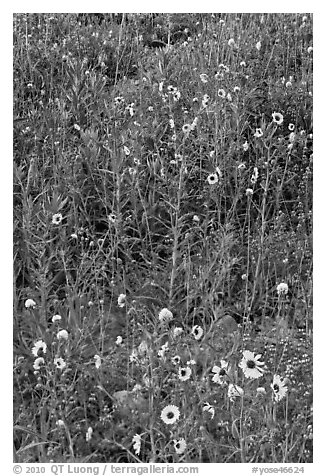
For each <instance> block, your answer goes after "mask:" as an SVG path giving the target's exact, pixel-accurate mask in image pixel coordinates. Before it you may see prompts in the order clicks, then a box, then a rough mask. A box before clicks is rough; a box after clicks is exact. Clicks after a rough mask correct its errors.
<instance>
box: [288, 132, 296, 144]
mask: <svg viewBox="0 0 326 476" xmlns="http://www.w3.org/2000/svg"><path fill="white" fill-rule="evenodd" d="M294 139H295V133H294V132H291V134H289V141H290V142H291V144H293V142H294Z"/></svg>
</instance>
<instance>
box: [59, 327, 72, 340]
mask: <svg viewBox="0 0 326 476" xmlns="http://www.w3.org/2000/svg"><path fill="white" fill-rule="evenodd" d="M68 338H69V334H68V332H67V331H66V329H61V331H59V332H58V333H57V339H59V340H68Z"/></svg>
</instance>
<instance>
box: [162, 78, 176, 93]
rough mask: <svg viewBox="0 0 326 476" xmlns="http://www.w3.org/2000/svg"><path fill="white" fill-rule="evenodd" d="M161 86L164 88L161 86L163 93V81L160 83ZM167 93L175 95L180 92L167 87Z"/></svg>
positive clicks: (172, 87)
mask: <svg viewBox="0 0 326 476" xmlns="http://www.w3.org/2000/svg"><path fill="white" fill-rule="evenodd" d="M160 85H162V86H161V89H160V91H162V89H163V81H162V82H161V83H160ZM167 91H168V93H170V94H175V93H176V92H177V91H178V90H177V88H175V87H174V86H171V85H169V86H168V87H167Z"/></svg>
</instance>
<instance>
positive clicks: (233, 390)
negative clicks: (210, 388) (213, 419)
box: [228, 383, 244, 402]
mask: <svg viewBox="0 0 326 476" xmlns="http://www.w3.org/2000/svg"><path fill="white" fill-rule="evenodd" d="M243 394H244V391H243V389H242V388H241V387H239V386H238V385H234V384H233V383H230V384H229V388H228V397H229V399H230V400H231V402H234V400H235V397H242V396H243Z"/></svg>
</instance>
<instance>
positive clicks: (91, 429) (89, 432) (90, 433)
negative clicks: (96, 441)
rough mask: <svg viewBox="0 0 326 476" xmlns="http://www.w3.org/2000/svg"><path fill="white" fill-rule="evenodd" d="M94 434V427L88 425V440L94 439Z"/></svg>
mask: <svg viewBox="0 0 326 476" xmlns="http://www.w3.org/2000/svg"><path fill="white" fill-rule="evenodd" d="M92 436H93V428H92V427H91V426H90V427H88V429H87V431H86V441H87V442H88V441H90V440H91V439H92Z"/></svg>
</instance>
